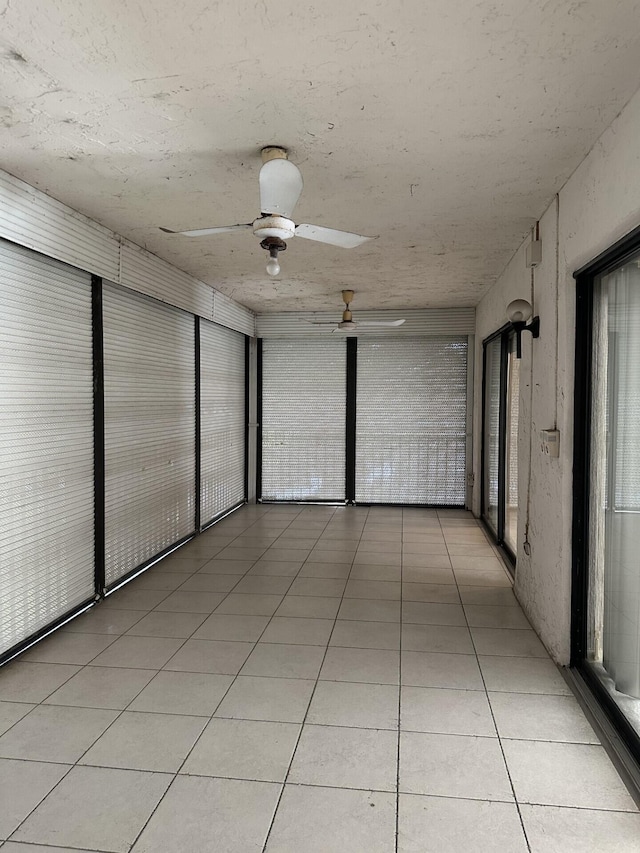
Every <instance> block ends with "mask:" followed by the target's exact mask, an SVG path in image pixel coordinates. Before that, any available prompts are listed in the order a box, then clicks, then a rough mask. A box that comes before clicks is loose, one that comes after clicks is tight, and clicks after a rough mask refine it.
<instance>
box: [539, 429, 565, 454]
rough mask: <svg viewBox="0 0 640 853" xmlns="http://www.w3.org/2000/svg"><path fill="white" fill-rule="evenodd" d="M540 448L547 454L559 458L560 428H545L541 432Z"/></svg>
mask: <svg viewBox="0 0 640 853" xmlns="http://www.w3.org/2000/svg"><path fill="white" fill-rule="evenodd" d="M540 450H541V451H542V452H543V453H544V455H545V456H549V457H551V458H552V459H557V458H558V457H559V456H560V430H559V429H543V430H542V431H541V432H540Z"/></svg>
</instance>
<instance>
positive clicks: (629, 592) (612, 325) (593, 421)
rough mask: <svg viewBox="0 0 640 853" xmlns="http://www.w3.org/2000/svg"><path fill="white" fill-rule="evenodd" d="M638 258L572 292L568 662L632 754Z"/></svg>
mask: <svg viewBox="0 0 640 853" xmlns="http://www.w3.org/2000/svg"><path fill="white" fill-rule="evenodd" d="M639 262H640V252H638V253H637V254H636V255H635V256H632V257H630V258H628V259H626V260H624V261H621V262H620V263H619V264H618V265H617V266H616V267H614V268H613V269H609V270H607V271H605V272H603V273H602V274H600V275H595V276H593V277H592V278H591V279H590V281H587V282H586V283H585V285H584V286H583V287H582V288H580V291H579V297H580V299H579V303H582V304H579V311H582V312H583V314H584V315H585V317H586V319H587V323H586V325H587V326H589V337H590V340H589V341H588V344H589V346H588V347H587V352H589V350H590V358H589V364H588V366H587V367H586V368H585V370H584V373H583V374H582V375H581V374H580V371H579V370H578V371H577V375H578V378H577V382H576V385H577V387H576V392H577V398H576V404H577V411H576V420H577V431H576V471H577V480H576V483H575V488H576V503H577V512H576V517H577V519H578V524H579V525H580V527H581V528H582V531H583V543H584V544H583V546H582V547H580V545H579V540H577V541H576V543H575V544H576V549H577V551H576V555H575V556H576V560H575V566H576V569H577V576H576V578H575V582H576V589H574V603H575V604H576V607H578V606H580V598H582V602H583V605H582V607H581V609H580V612H581V614H584V615H580V616H578V614H577V613H576V615H575V624H574V658H578V660H577V661H575V662H577V663H578V664H579V665H580V666H582V667H583V668H586V670H587V671H588V674H589V676H590V677H591V679H594V680H596V681H597V683H598V685H599V688H600V692H601V693H602V694H605V703H608V705H609V706H613V707H614V708H615V710H616V713H617V715H618V717H619V718H620V720H621V721H622V724H623V728H625V727H626V732H627V736H628V737H631V739H632V740H633V739H634V738H635V739H636V749H637V752H638V755H640V562H639V560H638V552H639V551H640V269H639V268H638V264H639ZM581 324H582V325H584V322H583V321H581ZM576 352H577V355H578V350H576ZM580 356H581V357H584V355H583V353H580ZM580 407H583V411H585V414H586V418H585V427H586V428H585V429H582V428H581V425H580V423H579V422H578V418H579V417H580ZM581 476H582V477H583V478H584V479H581ZM581 495H583V496H584V497H583V498H581ZM581 500H582V503H581ZM581 507H582V509H581Z"/></svg>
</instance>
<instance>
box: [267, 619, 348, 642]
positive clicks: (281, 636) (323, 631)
mask: <svg viewBox="0 0 640 853" xmlns="http://www.w3.org/2000/svg"><path fill="white" fill-rule="evenodd" d="M333 625H334V620H333V619H300V618H299V617H294V616H274V617H273V618H272V620H271V622H270V623H269V626H268V627H267V629H266V631H265V632H264V634H263V635H262V637H261V638H260V640H261V642H263V643H293V644H297V643H300V644H302V645H306V646H326V645H327V643H328V642H329V637H330V636H331V632H332V630H333Z"/></svg>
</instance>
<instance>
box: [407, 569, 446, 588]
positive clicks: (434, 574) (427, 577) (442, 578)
mask: <svg viewBox="0 0 640 853" xmlns="http://www.w3.org/2000/svg"><path fill="white" fill-rule="evenodd" d="M402 581H403V584H405V583H415V584H446V585H448V586H454V587H455V583H456V577H455V575H454V574H453V571H452V570H451V569H430V568H426V567H424V566H422V567H421V566H405V567H404V568H403V569H402Z"/></svg>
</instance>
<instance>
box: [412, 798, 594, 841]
mask: <svg viewBox="0 0 640 853" xmlns="http://www.w3.org/2000/svg"><path fill="white" fill-rule="evenodd" d="M471 849H472V850H473V853H527V850H528V848H527V842H526V840H525V837H524V834H523V832H522V826H521V824H520V817H519V815H518V810H517V808H516V806H515V804H513V803H496V802H490V801H485V802H482V801H479V800H460V799H453V798H450V797H425V796H422V797H421V796H416V795H415V794H400V803H399V814H398V853H461V851H463V850H471ZM583 853H584V851H583Z"/></svg>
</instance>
